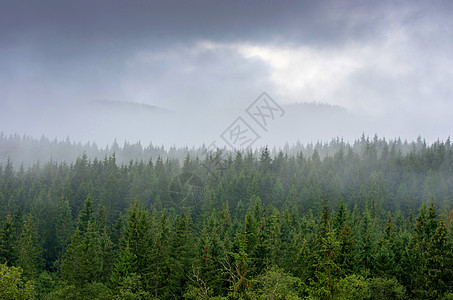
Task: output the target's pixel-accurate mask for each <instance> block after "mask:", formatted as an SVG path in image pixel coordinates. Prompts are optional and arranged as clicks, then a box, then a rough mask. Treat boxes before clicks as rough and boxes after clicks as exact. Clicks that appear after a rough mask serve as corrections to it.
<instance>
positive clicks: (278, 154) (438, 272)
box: [0, 137, 453, 299]
mask: <svg viewBox="0 0 453 300" xmlns="http://www.w3.org/2000/svg"><path fill="white" fill-rule="evenodd" d="M7 140H8V138H5V137H3V140H2V142H3V143H6V142H5V141H7ZM22 142H23V143H28V142H29V141H27V140H25V139H21V138H18V140H17V141H16V142H15V143H17V145H19V146H20V144H21V143H22ZM35 143H37V144H39V143H40V142H38V141H35ZM41 143H42V144H41V146H42V145H49V144H52V142H49V141H45V140H43V141H41ZM56 145H58V143H56ZM65 147H67V149H68V150H71V151H73V152H71V153H77V150H76V149H74V147H78V146H77V145H74V144H71V143H67V144H65ZM57 148H58V147H57ZM125 149H127V147H124V148H119V147H118V149H117V150H118V151H114V153H110V152H109V151H110V150H108V151H106V152H99V151H100V150H97V149H95V150H93V153H91V155H93V156H89V155H87V154H83V155H80V156H78V158H77V159H75V160H74V162H71V160H68V162H64V161H59V160H52V161H49V162H46V161H40V162H39V164H38V163H36V164H34V165H31V166H30V167H29V168H28V167H20V165H17V163H18V162H17V161H16V160H15V162H14V164H13V163H12V161H11V160H10V159H8V158H7V159H6V160H5V161H6V162H4V163H2V164H1V166H0V220H1V222H2V224H1V228H0V263H2V264H3V265H2V266H1V270H0V272H1V274H2V278H1V279H0V287H1V288H0V290H2V291H5V292H6V291H9V290H14V289H16V291H17V292H18V293H19V294H21V295H24V297H25V296H27V295H28V296H29V297H33V296H34V297H37V298H40V299H42V298H44V299H45V298H47V299H65V298H80V299H81V298H99V299H104V298H105V299H111V298H118V299H135V298H137V299H140V298H142V299H148V298H157V299H175V298H176V299H180V298H188V299H209V298H215V297H218V298H219V299H220V298H222V297H224V298H225V299H240V298H244V299H255V298H263V299H269V298H273V299H299V298H302V299H303V298H310V299H405V298H415V299H435V298H442V297H446V298H448V297H450V298H451V297H452V283H453V228H452V225H453V224H452V222H453V221H452V218H453V211H452V206H453V205H452V203H453V147H452V145H451V144H450V141H449V140H447V141H446V142H436V143H434V144H432V145H427V144H426V143H424V142H422V141H421V140H418V141H417V142H414V143H402V142H401V141H391V142H386V141H385V140H383V139H378V138H375V139H374V140H369V139H367V138H364V137H362V138H361V139H360V140H358V141H357V142H356V143H354V144H352V145H349V144H346V143H344V142H342V141H340V140H334V141H332V142H331V143H330V144H317V145H306V146H301V145H298V146H297V145H296V146H294V147H287V148H286V149H282V151H278V150H269V149H268V148H263V149H260V150H257V151H255V152H247V151H246V152H229V151H223V152H222V151H216V152H208V153H205V152H203V149H176V148H175V149H173V150H172V151H173V152H172V151H165V150H164V149H161V148H160V150H159V151H161V153H159V154H158V155H157V157H152V156H151V155H150V156H149V157H147V158H144V157H143V156H144V155H145V154H144V153H146V150H145V149H138V150H137V153H138V155H135V156H134V155H131V154H129V155H125V154H124V153H125V151H126V150H125ZM147 149H151V148H147ZM2 150H3V152H2V153H7V152H8V151H6V150H5V148H3V149H2ZM96 151H98V152H96ZM149 151H151V150H149ZM61 153H64V152H61ZM99 153H101V154H104V157H103V158H99V157H98V156H99ZM176 153H177V154H178V155H176ZM182 154H183V157H185V158H184V159H180V158H179V157H181V155H182ZM62 155H63V154H62ZM118 156H121V162H118ZM126 158H128V159H130V162H128V163H126V161H127V159H126ZM17 268H19V269H17ZM11 278H16V279H17V280H18V281H17V282H15V283H14V280H13V279H11ZM0 293H2V292H0ZM4 295H6V294H4ZM10 295H13V294H10ZM2 296H3V295H2ZM11 297H12V298H13V299H14V298H15V297H14V296H11ZM450 298H448V299H450Z"/></svg>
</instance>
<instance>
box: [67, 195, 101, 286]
mask: <svg viewBox="0 0 453 300" xmlns="http://www.w3.org/2000/svg"><path fill="white" fill-rule="evenodd" d="M101 255H102V252H101V246H100V241H99V235H98V232H97V231H96V226H95V222H94V217H93V207H92V200H91V196H88V198H87V199H86V200H85V203H84V206H83V208H82V211H81V212H80V215H79V222H78V224H77V228H76V231H75V233H74V234H73V236H72V238H71V244H69V246H68V249H67V251H66V254H65V256H64V259H63V261H62V264H61V271H62V275H63V277H64V278H65V279H66V280H67V281H68V282H69V283H71V284H74V285H75V286H76V288H77V289H80V288H83V287H84V286H85V285H86V284H88V283H92V282H97V281H99V280H100V277H101V272H102V265H101V261H102V260H101Z"/></svg>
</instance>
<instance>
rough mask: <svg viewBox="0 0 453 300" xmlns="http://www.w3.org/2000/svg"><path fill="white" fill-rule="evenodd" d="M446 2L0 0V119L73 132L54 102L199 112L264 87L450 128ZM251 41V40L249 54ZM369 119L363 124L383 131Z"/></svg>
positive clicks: (9, 125)
mask: <svg viewBox="0 0 453 300" xmlns="http://www.w3.org/2000/svg"><path fill="white" fill-rule="evenodd" d="M452 6H453V3H452V2H451V1H436V2H427V1H390V0H388V1H358V0H353V1H333V0H332V1H201V0H196V1H147V0H141V1H120V0H114V1H48V0H43V1H39V2H38V1H21V0H18V1H3V2H2V4H1V9H0V130H7V131H9V132H11V131H18V132H31V131H33V134H39V133H38V131H43V132H42V133H47V134H49V135H59V136H61V135H65V133H71V134H74V132H75V129H74V128H75V127H76V126H72V125H71V126H68V127H70V129H65V128H64V127H63V128H59V130H55V129H53V128H55V126H54V124H53V123H52V122H51V121H49V120H48V119H47V118H48V116H49V115H52V111H53V109H55V107H56V105H57V104H58V105H60V106H58V105H57V106H58V107H59V108H58V109H55V112H57V111H58V112H60V113H61V111H62V110H64V107H66V106H67V105H71V106H70V107H72V105H74V104H81V103H86V102H90V101H94V100H115V101H136V102H142V103H148V104H155V105H158V106H161V107H165V108H169V109H171V110H178V109H179V110H183V109H184V110H187V109H189V113H190V114H192V113H193V114H195V115H196V114H197V113H199V112H200V110H204V113H209V111H210V110H212V109H216V108H217V109H219V108H221V109H225V108H228V107H234V108H235V109H238V108H241V107H242V106H244V105H245V104H248V102H249V101H251V100H252V99H254V98H255V97H256V96H257V95H258V94H259V93H261V91H263V90H266V91H268V92H270V93H271V94H272V95H275V96H276V98H278V99H279V101H280V102H284V103H289V102H295V101H312V100H318V101H321V102H327V103H331V104H339V105H342V106H345V107H346V108H347V109H349V110H351V111H354V112H355V113H357V114H371V115H372V116H373V117H380V118H383V119H382V120H384V117H383V116H384V115H385V122H386V123H389V122H390V123H392V122H394V121H391V120H394V119H397V118H402V117H401V115H404V119H402V120H401V121H398V122H397V123H398V126H389V128H393V129H394V130H395V135H398V134H407V135H411V134H414V133H416V132H420V133H423V134H425V135H427V136H431V137H433V138H435V137H436V136H440V137H444V136H445V135H447V134H448V133H449V129H448V128H451V127H452V126H453V121H450V120H449V119H451V118H449V117H448V116H449V112H450V111H451V110H452V109H453V105H452V104H451V97H452V95H453V90H452V88H451V87H450V82H451V81H452V80H453V74H452V72H451V70H452V67H453V58H452V55H451V49H452V46H453V40H452V39H453V32H452V30H453V29H452V28H453V22H452V21H451V13H452V11H453V9H452V8H453V7H452ZM203 43H207V44H212V45H214V47H211V48H209V47H207V48H206V47H205V48H203V47H201V48H200V44H203ZM246 46H247V47H249V48H250V47H257V48H256V49H257V50H256V51H255V52H254V54H253V55H246V54H245V53H244V49H245V48H244V47H246ZM249 48H247V49H249ZM269 49H271V50H272V51H271V52H270V55H271V56H270V57H271V59H269V57H267V58H266V55H264V54H263V52H262V51H264V50H266V51H267V50H269ZM282 51H283V52H284V53H285V54H284V55H282V56H281V57H279V56H278V53H282ZM285 51H286V52H285ZM304 53H305V54H306V55H305V54H304ZM285 55H286V59H287V62H286V64H287V65H282V64H281V60H279V58H284V57H285ZM304 55H305V56H304ZM345 62H346V63H345ZM342 68H344V69H342ZM310 72H311V73H310ZM326 74H327V75H326ZM329 74H330V75H329ZM298 80H299V81H298ZM65 105H66V106H65ZM190 108H192V109H190ZM439 116H441V118H439ZM64 119H65V118H64V117H63V120H64ZM66 119H67V118H66ZM74 120H75V121H77V118H74ZM36 124H47V125H45V126H44V125H43V126H41V127H40V126H37V125H36ZM374 124H377V125H373V126H372V127H370V129H369V130H375V131H377V132H378V133H379V132H382V133H386V134H388V132H390V129H388V128H387V127H385V126H384V125H382V126H380V125H379V121H376V122H375V123H374ZM392 124H394V123H392ZM395 124H396V123H395ZM32 128H33V130H32ZM364 128H365V127H364ZM88 131H89V129H87V132H88ZM127 132H128V131H127V130H125V135H126V133H127ZM335 134H337V133H335ZM74 135H76V134H74ZM99 135H100V134H99ZM80 137H81V138H82V137H83V136H82V135H80ZM87 137H89V134H87ZM170 140H171V139H170Z"/></svg>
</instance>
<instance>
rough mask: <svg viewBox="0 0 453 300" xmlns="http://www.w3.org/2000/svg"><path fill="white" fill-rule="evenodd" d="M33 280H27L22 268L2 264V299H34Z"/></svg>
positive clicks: (0, 284)
mask: <svg viewBox="0 0 453 300" xmlns="http://www.w3.org/2000/svg"><path fill="white" fill-rule="evenodd" d="M34 295H35V292H34V288H33V281H26V280H25V279H24V278H23V276H22V269H21V268H16V267H8V266H7V265H6V264H0V299H4V300H22V299H23V300H26V299H34Z"/></svg>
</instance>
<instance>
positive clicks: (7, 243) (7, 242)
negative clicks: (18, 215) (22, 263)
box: [0, 214, 17, 266]
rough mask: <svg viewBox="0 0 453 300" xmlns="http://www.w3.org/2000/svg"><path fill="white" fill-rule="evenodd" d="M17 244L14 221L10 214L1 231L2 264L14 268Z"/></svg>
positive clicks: (0, 256) (0, 250) (0, 252)
mask: <svg viewBox="0 0 453 300" xmlns="http://www.w3.org/2000/svg"><path fill="white" fill-rule="evenodd" d="M15 243H16V236H15V232H14V226H13V219H12V217H11V215H9V214H8V215H7V217H6V220H5V221H4V222H3V225H2V228H1V229H0V264H4V263H7V265H8V266H12V265H13V264H14V263H15V262H16V259H17V255H16V249H15V248H16V247H15Z"/></svg>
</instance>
